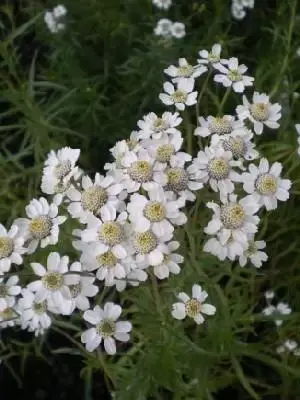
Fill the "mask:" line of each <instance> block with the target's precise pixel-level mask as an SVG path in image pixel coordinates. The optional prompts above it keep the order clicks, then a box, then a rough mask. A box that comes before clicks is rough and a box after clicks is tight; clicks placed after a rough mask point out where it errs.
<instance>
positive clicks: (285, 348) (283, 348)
mask: <svg viewBox="0 0 300 400" xmlns="http://www.w3.org/2000/svg"><path fill="white" fill-rule="evenodd" d="M276 352H277V353H278V354H283V353H291V354H293V355H294V356H300V349H299V347H298V343H297V342H296V341H295V340H290V339H289V340H286V341H284V342H283V343H282V345H280V346H278V347H277V348H276Z"/></svg>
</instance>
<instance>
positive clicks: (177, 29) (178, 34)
mask: <svg viewBox="0 0 300 400" xmlns="http://www.w3.org/2000/svg"><path fill="white" fill-rule="evenodd" d="M171 35H172V36H173V37H174V38H175V39H182V38H183V37H184V36H185V25H184V24H183V23H182V22H174V23H173V24H172V26H171Z"/></svg>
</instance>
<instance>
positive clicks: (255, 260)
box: [239, 236, 268, 268]
mask: <svg viewBox="0 0 300 400" xmlns="http://www.w3.org/2000/svg"><path fill="white" fill-rule="evenodd" d="M265 247H266V242H265V241H263V240H258V241H254V236H252V238H250V237H249V242H248V248H247V250H245V251H244V253H243V254H242V255H241V256H240V258H239V263H240V266H241V267H244V266H245V265H246V264H247V261H248V259H249V260H250V262H251V263H252V264H253V265H254V266H255V267H256V268H260V267H261V266H262V263H263V262H265V261H267V259H268V256H267V254H266V253H265V252H264V251H261V250H262V249H264V248H265Z"/></svg>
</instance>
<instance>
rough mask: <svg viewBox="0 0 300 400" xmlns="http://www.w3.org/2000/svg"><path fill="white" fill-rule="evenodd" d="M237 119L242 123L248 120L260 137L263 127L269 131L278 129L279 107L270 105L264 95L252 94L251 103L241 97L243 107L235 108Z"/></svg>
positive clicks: (267, 97) (244, 97)
mask: <svg viewBox="0 0 300 400" xmlns="http://www.w3.org/2000/svg"><path fill="white" fill-rule="evenodd" d="M236 112H237V114H238V117H239V118H240V119H241V120H242V121H244V120H245V119H249V120H250V121H251V122H252V123H253V125H254V131H255V133H257V134H258V135H261V134H262V132H263V129H264V125H265V126H267V127H268V128H271V129H276V128H278V127H279V123H278V122H277V121H278V120H279V119H280V118H281V105H280V104H278V103H275V104H271V103H270V101H269V96H267V95H266V94H264V93H258V92H254V94H253V98H252V103H249V101H248V100H247V97H246V96H243V105H240V106H238V107H237V109H236Z"/></svg>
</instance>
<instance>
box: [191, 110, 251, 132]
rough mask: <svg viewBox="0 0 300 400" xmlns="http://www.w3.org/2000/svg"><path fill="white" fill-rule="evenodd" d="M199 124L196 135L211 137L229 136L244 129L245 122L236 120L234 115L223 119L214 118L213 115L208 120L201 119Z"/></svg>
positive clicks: (225, 116)
mask: <svg viewBox="0 0 300 400" xmlns="http://www.w3.org/2000/svg"><path fill="white" fill-rule="evenodd" d="M199 124H200V126H198V127H197V128H196V129H195V132H194V135H195V136H201V137H207V136H209V135H219V136H222V135H226V134H227V135H228V134H230V133H232V132H233V131H234V130H235V129H240V128H243V125H244V124H243V122H242V121H240V120H236V119H235V117H233V116H232V115H224V116H223V117H212V116H211V115H210V116H208V117H207V118H203V117H199Z"/></svg>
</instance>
